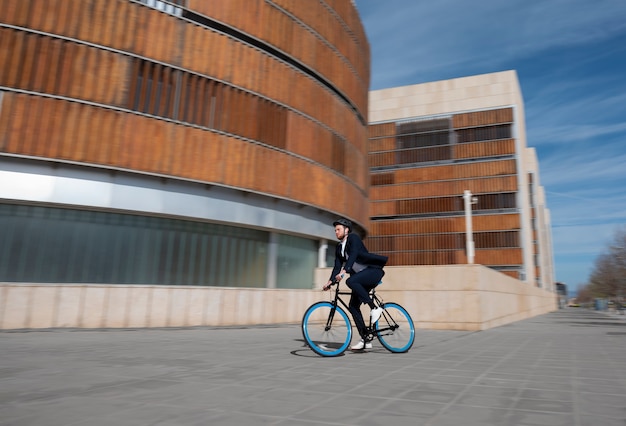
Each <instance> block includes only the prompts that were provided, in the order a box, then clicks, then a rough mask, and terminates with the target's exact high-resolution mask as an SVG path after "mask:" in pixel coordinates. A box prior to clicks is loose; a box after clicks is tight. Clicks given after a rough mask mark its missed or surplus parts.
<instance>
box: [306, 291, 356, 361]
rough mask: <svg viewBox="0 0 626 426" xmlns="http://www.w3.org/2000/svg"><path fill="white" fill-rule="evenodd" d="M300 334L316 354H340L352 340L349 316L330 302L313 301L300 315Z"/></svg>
mask: <svg viewBox="0 0 626 426" xmlns="http://www.w3.org/2000/svg"><path fill="white" fill-rule="evenodd" d="M302 336H303V337H304V340H305V341H306V343H307V344H308V345H309V347H310V348H311V349H312V350H313V352H315V353H317V354H318V355H322V356H338V355H341V354H342V353H344V352H345V350H346V349H347V348H348V345H349V344H350V341H351V340H352V325H351V324H350V318H349V317H348V314H346V312H345V311H344V310H343V309H341V308H340V307H336V306H333V304H332V303H330V302H317V303H314V304H312V305H311V306H310V307H309V308H308V309H307V310H306V312H305V313H304V317H302Z"/></svg>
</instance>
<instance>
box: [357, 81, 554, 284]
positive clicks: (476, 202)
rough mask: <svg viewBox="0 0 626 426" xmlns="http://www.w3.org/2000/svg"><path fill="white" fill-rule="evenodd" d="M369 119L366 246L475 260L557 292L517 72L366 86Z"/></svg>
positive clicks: (403, 255) (393, 255)
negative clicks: (467, 199) (468, 211)
mask: <svg viewBox="0 0 626 426" xmlns="http://www.w3.org/2000/svg"><path fill="white" fill-rule="evenodd" d="M369 119H370V126H369V144H370V147H369V151H370V170H371V184H372V186H371V189H370V203H371V204H370V207H371V212H370V216H371V220H372V222H371V227H370V230H371V233H370V237H369V239H368V241H369V244H370V247H372V249H374V250H375V251H377V252H379V253H384V254H386V255H388V256H389V257H390V264H392V265H453V264H466V263H479V264H481V265H485V266H489V267H490V268H492V269H495V270H497V271H500V272H502V273H504V274H506V275H509V276H512V277H514V278H516V279H519V280H521V281H523V282H526V283H529V284H531V285H535V286H538V287H542V288H545V289H547V290H549V291H554V268H553V262H552V242H551V238H550V216H549V210H548V209H547V206H546V202H545V195H544V191H543V187H542V186H541V183H540V180H539V167H538V164H537V157H536V154H535V150H534V149H532V148H528V147H527V145H526V130H525V120H524V103H523V99H522V94H521V91H520V87H519V83H518V79H517V75H516V73H515V72H514V71H506V72H498V73H493V74H486V75H479V76H472V77H464V78H457V79H453V80H446V81H437V82H432V83H425V84H417V85H413V86H405V87H396V88H390V89H383V90H376V91H372V92H370V104H369ZM466 191H469V192H468V196H470V197H471V198H473V200H470V202H469V203H468V207H469V206H471V215H466V214H465V213H466V210H465V207H466V203H465V199H464V196H465V194H466ZM472 201H473V202H472ZM468 216H471V222H470V223H469V226H468V222H467V221H466V219H468ZM468 228H470V229H472V228H473V232H472V233H471V235H468V234H467V233H466V230H467V229H468Z"/></svg>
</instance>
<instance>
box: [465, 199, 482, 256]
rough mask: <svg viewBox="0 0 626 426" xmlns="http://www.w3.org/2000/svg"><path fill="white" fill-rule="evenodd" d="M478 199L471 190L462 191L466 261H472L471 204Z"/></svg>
mask: <svg viewBox="0 0 626 426" xmlns="http://www.w3.org/2000/svg"><path fill="white" fill-rule="evenodd" d="M477 202H478V199H477V198H476V197H473V196H472V191H470V190H469V189H466V190H465V191H463V203H464V204H465V250H466V252H467V263H469V264H473V263H474V235H473V232H472V204H476V203H477Z"/></svg>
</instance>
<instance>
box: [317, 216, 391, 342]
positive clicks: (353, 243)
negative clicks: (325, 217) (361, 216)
mask: <svg viewBox="0 0 626 426" xmlns="http://www.w3.org/2000/svg"><path fill="white" fill-rule="evenodd" d="M333 226H334V227H335V236H336V237H337V239H338V240H339V241H340V243H339V244H338V245H337V248H336V250H335V266H334V267H333V271H332V272H331V274H330V279H329V280H328V283H327V284H326V285H325V286H324V291H326V290H328V289H330V287H331V285H332V284H333V282H338V281H341V279H342V278H343V276H344V275H345V274H346V273H348V274H350V278H348V279H347V280H346V284H347V286H348V287H349V288H350V289H351V290H352V295H351V296H350V303H349V305H348V308H349V310H350V313H351V314H352V317H353V318H354V323H355V325H356V328H357V330H358V331H359V334H360V335H361V341H360V342H359V343H357V344H356V345H354V346H352V347H351V348H350V349H352V350H361V349H364V348H365V349H370V348H371V347H372V343H371V342H368V341H366V336H367V331H366V330H367V326H366V325H365V322H364V320H363V315H362V314H361V309H360V307H361V304H363V303H367V305H368V306H369V307H370V309H371V312H370V318H371V322H372V324H374V323H376V321H378V319H379V318H380V315H381V314H382V311H383V309H382V308H377V307H376V306H375V305H374V301H373V300H372V298H371V297H370V295H369V292H370V290H371V289H373V288H374V287H376V286H377V285H378V283H380V280H381V279H382V277H383V275H385V271H383V267H384V266H385V264H386V263H387V257H386V256H379V255H377V254H374V253H370V252H368V251H367V248H365V245H364V244H363V241H362V240H361V238H360V237H359V236H358V235H357V234H354V233H352V232H351V231H352V222H350V221H349V220H347V219H343V218H342V219H338V220H336V221H335V222H333Z"/></svg>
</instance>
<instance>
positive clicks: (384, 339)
mask: <svg viewBox="0 0 626 426" xmlns="http://www.w3.org/2000/svg"><path fill="white" fill-rule="evenodd" d="M383 306H384V308H385V310H384V311H383V314H382V315H381V317H380V319H379V320H378V321H377V322H376V336H377V337H378V340H379V341H380V343H381V344H382V345H383V346H384V347H385V348H386V349H387V350H388V351H390V352H394V353H403V352H407V351H408V350H409V349H411V346H413V342H414V341H415V325H414V324H413V319H412V318H411V315H409V313H408V312H407V311H406V309H404V308H403V307H402V306H400V305H398V304H397V303H385V304H383Z"/></svg>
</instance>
